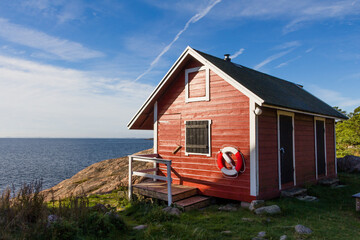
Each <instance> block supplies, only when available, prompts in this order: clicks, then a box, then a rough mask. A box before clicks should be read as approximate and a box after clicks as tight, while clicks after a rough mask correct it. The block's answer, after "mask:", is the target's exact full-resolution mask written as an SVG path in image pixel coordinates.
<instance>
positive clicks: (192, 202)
mask: <svg viewBox="0 0 360 240" xmlns="http://www.w3.org/2000/svg"><path fill="white" fill-rule="evenodd" d="M133 189H134V192H135V193H137V194H140V195H143V196H147V197H151V198H156V199H160V200H163V201H167V200H168V193H167V183H166V182H142V183H138V184H135V185H133ZM171 193H172V199H173V203H174V205H175V206H176V207H178V208H180V209H182V210H183V211H189V210H192V209H198V208H202V207H206V206H208V205H209V203H210V198H209V197H206V196H200V195H197V194H198V189H197V188H194V187H188V186H184V185H177V184H171Z"/></svg>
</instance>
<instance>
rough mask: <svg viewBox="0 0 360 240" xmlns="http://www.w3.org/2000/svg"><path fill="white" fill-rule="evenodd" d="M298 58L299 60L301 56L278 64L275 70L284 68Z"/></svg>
mask: <svg viewBox="0 0 360 240" xmlns="http://www.w3.org/2000/svg"><path fill="white" fill-rule="evenodd" d="M299 58H301V56H297V57H295V58H292V59H290V60H288V61H286V62H283V63H280V64H279V65H277V66H276V67H275V68H281V67H285V66H287V65H288V64H289V63H291V62H294V61H296V60H298V59H299Z"/></svg>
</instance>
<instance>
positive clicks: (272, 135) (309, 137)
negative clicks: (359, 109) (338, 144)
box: [258, 108, 335, 199]
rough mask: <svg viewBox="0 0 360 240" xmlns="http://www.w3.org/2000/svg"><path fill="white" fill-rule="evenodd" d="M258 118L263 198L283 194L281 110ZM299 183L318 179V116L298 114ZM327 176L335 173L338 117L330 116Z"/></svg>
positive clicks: (265, 111)
mask: <svg viewBox="0 0 360 240" xmlns="http://www.w3.org/2000/svg"><path fill="white" fill-rule="evenodd" d="M262 109H263V113H262V114H261V115H260V116H259V117H258V144H259V197H258V198H259V199H268V198H274V197H277V196H278V195H279V176H278V150H277V148H278V139H277V137H278V136H277V110H276V109H270V108H262ZM294 127H295V128H294V133H295V169H296V185H297V186H302V185H304V184H306V183H314V182H316V165H315V132H314V130H315V129H314V116H311V115H305V114H300V113H295V114H294ZM326 161H327V171H328V176H327V177H333V176H335V146H334V120H333V119H326Z"/></svg>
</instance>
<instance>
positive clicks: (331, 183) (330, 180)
mask: <svg viewBox="0 0 360 240" xmlns="http://www.w3.org/2000/svg"><path fill="white" fill-rule="evenodd" d="M318 183H319V184H321V185H324V186H332V187H335V186H337V185H339V179H337V178H324V179H320V180H319V181H318Z"/></svg>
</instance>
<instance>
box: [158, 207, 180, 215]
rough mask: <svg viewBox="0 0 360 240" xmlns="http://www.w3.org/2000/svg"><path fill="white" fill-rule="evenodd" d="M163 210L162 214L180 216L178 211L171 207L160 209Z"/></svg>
mask: <svg viewBox="0 0 360 240" xmlns="http://www.w3.org/2000/svg"><path fill="white" fill-rule="evenodd" d="M162 210H163V212H166V213H168V214H170V215H176V216H179V215H180V213H181V212H180V210H179V209H178V208H173V207H170V206H169V207H165V208H163V209H162Z"/></svg>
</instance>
